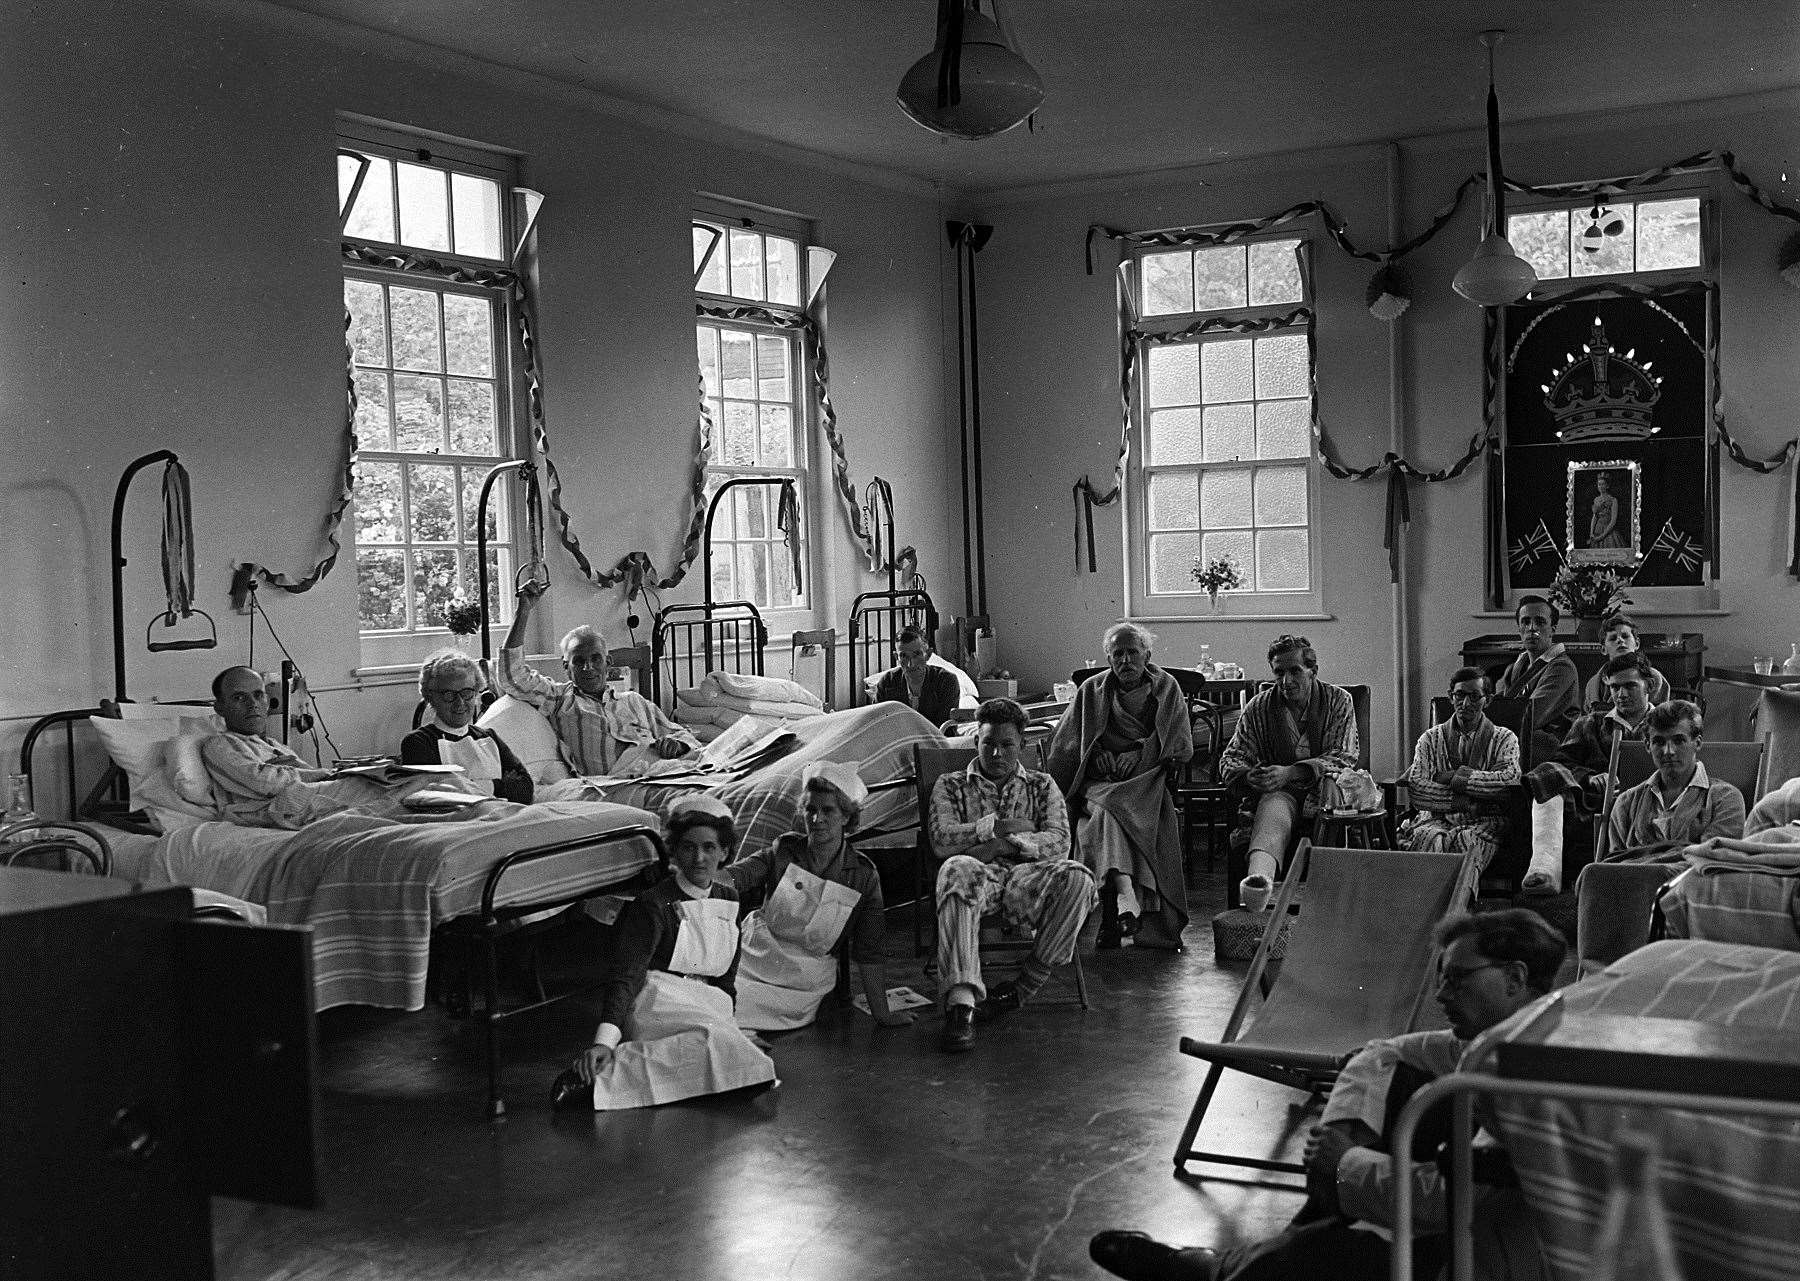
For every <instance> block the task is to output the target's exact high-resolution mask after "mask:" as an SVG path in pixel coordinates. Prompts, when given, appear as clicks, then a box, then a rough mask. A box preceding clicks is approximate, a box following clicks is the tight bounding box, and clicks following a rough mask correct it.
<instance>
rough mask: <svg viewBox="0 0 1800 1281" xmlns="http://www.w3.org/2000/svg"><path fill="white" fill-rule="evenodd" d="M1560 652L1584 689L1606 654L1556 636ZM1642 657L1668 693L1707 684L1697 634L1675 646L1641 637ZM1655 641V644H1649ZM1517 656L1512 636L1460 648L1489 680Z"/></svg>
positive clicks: (1471, 642)
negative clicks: (1664, 681) (1665, 684)
mask: <svg viewBox="0 0 1800 1281" xmlns="http://www.w3.org/2000/svg"><path fill="white" fill-rule="evenodd" d="M1556 639H1557V640H1558V641H1560V642H1562V646H1563V649H1564V650H1565V651H1566V652H1567V653H1568V655H1569V657H1570V658H1571V659H1573V660H1574V663H1575V670H1576V671H1577V672H1579V673H1580V675H1581V683H1582V685H1583V686H1585V685H1586V684H1587V681H1588V678H1589V677H1590V676H1592V675H1593V674H1594V673H1595V672H1597V671H1599V670H1600V665H1601V664H1602V663H1604V662H1605V661H1606V652H1605V651H1604V650H1603V649H1601V648H1600V643H1599V642H1598V641H1578V640H1576V639H1575V638H1574V637H1573V636H1558V637H1557V638H1556ZM1643 639H1644V642H1645V644H1644V646H1643V650H1644V653H1645V654H1646V655H1647V656H1648V657H1649V659H1650V662H1651V664H1652V665H1653V666H1654V667H1655V668H1656V670H1657V671H1659V672H1661V673H1662V674H1663V675H1664V676H1665V677H1667V678H1668V681H1669V687H1670V688H1671V689H1684V690H1687V691H1688V692H1689V693H1693V694H1699V693H1701V686H1702V685H1703V684H1705V682H1706V661H1705V660H1706V637H1705V636H1704V635H1703V634H1702V633H1700V632H1685V633H1683V634H1682V636H1681V639H1680V642H1679V643H1677V644H1667V643H1664V642H1666V641H1667V640H1668V639H1669V638H1667V637H1664V636H1659V635H1657V634H1656V633H1654V632H1652V633H1647V634H1644V635H1643ZM1652 640H1655V641H1657V642H1658V643H1656V644H1654V645H1653V644H1650V643H1649V642H1650V641H1652ZM1518 656H1519V638H1518V635H1517V634H1516V633H1514V632H1500V633H1495V634H1493V635H1488V636H1477V637H1475V638H1474V639H1473V640H1466V641H1464V642H1463V647H1462V661H1463V663H1464V665H1465V666H1468V667H1479V668H1481V670H1482V671H1484V672H1486V673H1487V674H1488V675H1489V676H1492V677H1494V678H1496V679H1498V677H1499V675H1500V673H1501V672H1503V671H1505V670H1506V667H1507V664H1509V663H1511V662H1512V661H1513V659H1515V658H1517V657H1518Z"/></svg>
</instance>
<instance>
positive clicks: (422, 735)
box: [400, 649, 532, 805]
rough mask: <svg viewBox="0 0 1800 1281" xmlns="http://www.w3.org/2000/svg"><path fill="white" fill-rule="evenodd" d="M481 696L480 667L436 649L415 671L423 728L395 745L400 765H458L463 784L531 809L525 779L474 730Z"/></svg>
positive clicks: (504, 752) (500, 747)
mask: <svg viewBox="0 0 1800 1281" xmlns="http://www.w3.org/2000/svg"><path fill="white" fill-rule="evenodd" d="M486 690H487V681H486V680H484V679H483V678H482V675H481V666H480V664H478V663H477V662H476V661H475V660H474V659H472V658H470V657H469V656H468V655H467V654H464V653H463V652H461V651H460V650H454V649H440V650H439V651H438V652H437V653H435V654H433V655H431V656H430V657H429V658H427V659H426V660H425V662H424V664H423V665H421V666H420V668H419V693H420V694H421V695H423V696H424V698H425V702H426V703H427V704H428V705H429V706H430V708H431V716H430V718H429V719H428V720H427V721H426V723H425V724H423V725H421V726H420V727H419V728H418V729H416V730H414V731H413V732H412V733H410V734H408V735H407V736H406V737H405V738H403V739H401V740H400V761H401V763H402V764H403V765H459V766H461V767H462V770H463V773H465V774H467V775H468V777H469V781H470V782H471V783H474V784H476V785H477V786H478V787H489V788H492V790H493V793H494V795H495V796H498V797H500V798H501V799H502V800H508V801H517V802H518V803H519V804H520V805H529V804H531V795H532V787H531V774H530V772H529V771H528V770H527V769H526V768H525V767H524V766H523V765H521V764H520V763H519V758H518V757H516V756H514V755H513V754H512V749H511V748H509V747H507V745H506V743H505V741H504V740H502V739H501V738H500V736H499V735H497V734H495V733H494V732H493V731H492V730H486V729H483V728H482V727H481V726H479V725H477V724H475V714H476V713H477V712H479V711H480V710H481V696H482V694H483V693H484V692H485V691H486Z"/></svg>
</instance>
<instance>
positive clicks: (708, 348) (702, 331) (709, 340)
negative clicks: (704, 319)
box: [694, 325, 719, 396]
mask: <svg viewBox="0 0 1800 1281" xmlns="http://www.w3.org/2000/svg"><path fill="white" fill-rule="evenodd" d="M694 345H695V346H696V347H697V348H698V349H699V353H700V377H701V379H702V381H703V382H704V383H705V386H706V394H707V395H708V396H717V395H718V394H719V331H718V330H716V329H714V328H712V327H711V326H709V325H700V326H698V327H697V328H696V329H695V330H694Z"/></svg>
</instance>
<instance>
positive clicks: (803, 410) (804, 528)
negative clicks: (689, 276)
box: [689, 200, 824, 631]
mask: <svg viewBox="0 0 1800 1281" xmlns="http://www.w3.org/2000/svg"><path fill="white" fill-rule="evenodd" d="M689 223H690V227H691V226H692V225H693V224H697V223H705V224H708V225H712V226H716V227H719V228H721V230H722V231H723V232H724V233H725V235H724V236H722V237H721V239H720V241H719V243H718V245H717V247H716V248H715V249H714V251H713V253H714V255H715V261H716V256H717V255H719V254H727V253H729V252H730V248H729V233H730V231H731V230H732V229H734V228H736V229H740V230H747V231H755V232H757V233H759V234H761V235H763V236H764V237H767V236H770V235H774V236H778V237H781V238H783V239H786V240H790V241H792V242H793V243H794V245H795V250H796V254H795V259H796V282H797V286H798V296H799V298H800V301H799V302H798V303H777V302H770V301H768V300H767V299H753V298H749V297H746V296H744V295H739V294H725V293H717V292H713V291H709V290H703V289H701V288H700V282H699V279H698V278H696V280H695V284H694V299H695V304H696V307H695V311H696V314H695V318H694V327H695V343H696V349H695V350H696V360H698V342H699V331H700V330H701V329H702V328H715V329H718V330H720V331H734V332H740V333H748V334H751V335H753V338H752V351H756V350H757V344H756V342H755V339H756V338H757V337H765V336H766V337H778V338H780V339H781V340H782V341H783V342H784V343H786V345H787V347H788V352H789V371H788V377H789V390H790V397H789V399H788V400H786V401H784V402H781V403H783V404H785V405H787V406H789V407H790V409H791V413H792V419H791V425H790V432H791V444H792V451H793V452H792V457H793V460H794V461H793V464H792V465H791V466H788V467H776V466H771V465H765V464H755V465H751V466H744V465H733V464H727V463H724V462H722V461H720V459H721V456H722V451H723V433H724V431H725V423H724V417H723V407H724V404H725V402H726V400H727V399H731V400H734V401H741V400H743V399H744V398H742V397H731V398H727V397H726V396H725V395H724V387H723V380H722V379H721V380H720V385H719V386H718V387H717V394H716V395H713V394H707V395H705V397H704V399H705V403H706V406H707V413H708V415H709V417H711V418H712V442H713V447H712V452H711V456H710V458H709V460H708V462H707V479H708V483H707V486H706V498H707V501H708V503H709V504H710V502H711V500H712V497H713V495H714V494H715V493H716V492H717V489H718V486H719V484H721V483H723V482H724V481H726V480H731V479H736V478H740V477H762V476H770V477H782V478H785V479H789V480H792V481H793V482H794V488H795V492H796V494H797V495H798V497H799V500H800V542H801V574H802V591H801V592H799V593H798V596H799V599H798V601H797V602H795V603H793V604H781V605H777V604H763V603H761V602H754V603H755V604H756V607H757V610H758V611H759V612H760V613H761V614H762V615H763V618H764V621H765V622H766V623H769V624H770V627H771V631H775V630H777V629H778V628H779V629H781V630H785V631H792V630H804V629H806V628H808V627H810V626H812V625H813V623H814V621H815V620H816V619H817V618H818V617H819V614H820V611H821V609H823V608H824V600H823V596H824V592H823V590H822V583H821V564H820V561H821V559H822V558H823V547H822V544H823V542H824V540H823V539H814V537H813V536H812V535H813V531H814V530H819V529H822V528H823V525H822V523H821V522H822V520H823V514H822V508H823V503H822V501H821V497H820V484H821V482H820V480H819V477H818V475H817V472H818V468H817V466H815V460H816V459H817V458H818V456H819V451H818V444H817V440H816V437H817V434H818V421H819V410H818V404H817V396H816V394H815V387H814V382H813V368H814V360H815V352H814V344H813V342H812V340H811V337H810V333H809V329H808V316H809V311H808V307H807V299H808V298H809V296H810V290H809V280H808V275H809V272H810V262H809V257H810V256H809V254H808V250H809V249H811V248H812V247H813V239H812V234H811V231H812V229H811V223H810V221H809V220H807V219H804V218H801V217H799V216H797V215H786V214H780V213H776V212H774V211H770V210H764V209H760V208H752V207H749V206H741V207H740V206H737V205H734V204H729V203H726V202H723V201H722V200H709V201H706V202H702V203H696V204H695V206H694V207H693V208H692V210H691V211H690V219H689ZM764 263H765V268H764V272H765V275H764V280H765V284H766V280H767V267H766V263H767V255H766V252H765V255H764ZM698 275H699V273H698V272H696V277H698ZM764 292H765V293H766V292H767V289H766V288H765V290H764ZM737 307H755V308H762V309H765V310H767V311H769V312H772V313H776V314H778V315H781V316H783V317H786V318H789V319H791V321H792V323H791V324H779V323H772V322H770V321H766V320H762V319H758V318H754V317H743V316H731V317H726V316H718V315H710V314H708V312H707V309H709V308H710V309H728V308H737ZM720 358H721V363H722V361H723V354H722V351H721V357H720ZM755 390H756V391H757V392H758V393H760V386H759V387H757V388H756V389H755ZM750 400H751V403H753V404H756V405H757V406H759V407H760V406H762V405H763V404H764V403H765V402H764V400H763V398H762V397H761V395H760V394H757V395H755V396H753V397H751V398H750ZM715 402H716V403H717V405H718V406H719V410H720V412H718V413H715V412H714V404H715ZM768 403H775V402H768ZM715 477H717V478H718V481H717V483H715V481H714V478H715ZM738 492H740V493H742V492H745V491H738ZM748 493H750V494H754V495H755V496H756V500H758V501H763V502H766V503H767V504H768V507H767V511H766V521H767V524H766V526H765V528H766V530H767V537H765V538H744V539H740V538H737V537H726V536H723V535H722V534H721V533H720V532H719V530H718V528H717V526H716V525H715V527H714V532H713V538H712V546H713V550H714V553H715V555H717V554H718V553H719V550H720V549H721V548H724V547H731V548H732V549H734V550H733V553H732V554H733V557H734V568H733V587H734V590H733V592H732V593H730V595H729V596H727V595H726V594H725V593H722V592H719V591H716V590H715V591H714V592H713V596H714V599H717V600H724V599H734V600H748V599H751V597H750V596H749V595H748V594H747V593H745V592H743V591H742V590H741V583H739V582H738V581H737V570H736V562H735V557H736V555H737V552H736V550H735V549H736V548H738V547H740V546H745V545H752V544H762V545H764V546H766V547H768V548H769V551H768V553H767V554H768V555H769V557H770V558H771V560H770V563H771V564H773V558H774V557H775V556H777V555H781V556H787V555H789V552H788V549H787V544H786V542H785V541H784V540H783V539H782V537H781V535H780V534H779V533H778V532H777V531H776V529H775V526H774V518H775V497H776V491H774V490H773V489H763V488H758V489H754V490H750V491H748ZM735 501H736V500H735V499H727V500H726V504H724V505H722V506H729V505H730V504H732V503H734V502H735ZM733 519H734V520H735V514H734V515H733ZM733 533H734V534H735V529H734V530H733ZM815 542H817V543H819V544H821V549H820V552H819V553H817V554H816V553H815V551H814V544H815ZM704 568H705V571H706V572H707V573H708V574H710V573H711V572H712V567H711V566H706V567H704Z"/></svg>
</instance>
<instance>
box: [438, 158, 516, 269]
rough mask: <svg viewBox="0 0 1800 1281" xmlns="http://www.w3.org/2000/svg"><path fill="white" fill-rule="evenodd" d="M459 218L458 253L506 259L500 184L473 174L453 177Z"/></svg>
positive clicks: (457, 230) (457, 217)
mask: <svg viewBox="0 0 1800 1281" xmlns="http://www.w3.org/2000/svg"><path fill="white" fill-rule="evenodd" d="M450 199H451V201H452V203H453V205H454V207H455V214H456V252H457V253H459V254H469V255H470V256H472V257H475V258H504V257H506V254H505V253H504V252H502V250H501V248H500V184H499V183H497V182H494V181H492V180H491V179H488V178H477V177H474V176H473V175H471V174H466V173H453V174H451V175H450Z"/></svg>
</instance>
